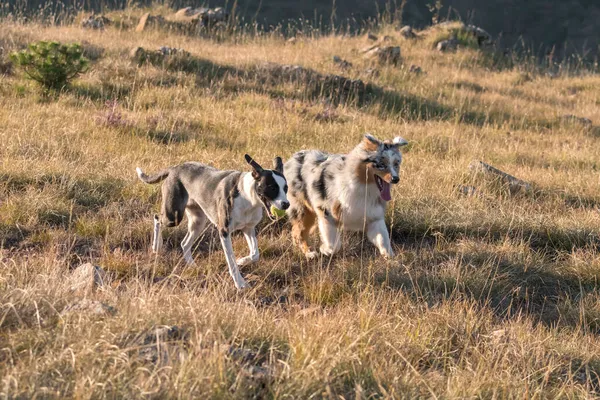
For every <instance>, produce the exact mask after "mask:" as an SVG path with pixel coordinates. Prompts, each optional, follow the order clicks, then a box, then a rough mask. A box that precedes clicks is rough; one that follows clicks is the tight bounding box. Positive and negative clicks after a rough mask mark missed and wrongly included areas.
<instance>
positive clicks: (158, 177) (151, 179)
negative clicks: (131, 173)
mask: <svg viewBox="0 0 600 400" xmlns="http://www.w3.org/2000/svg"><path fill="white" fill-rule="evenodd" d="M135 172H137V176H138V178H140V180H141V181H142V182H144V183H149V184H152V183H158V182H160V181H162V180H164V179H165V178H166V177H167V176H169V169H165V170H162V171H160V172H158V173H156V174H154V175H152V176H149V175H146V174H145V173H144V171H142V169H141V168H140V167H137V168H136V169H135Z"/></svg>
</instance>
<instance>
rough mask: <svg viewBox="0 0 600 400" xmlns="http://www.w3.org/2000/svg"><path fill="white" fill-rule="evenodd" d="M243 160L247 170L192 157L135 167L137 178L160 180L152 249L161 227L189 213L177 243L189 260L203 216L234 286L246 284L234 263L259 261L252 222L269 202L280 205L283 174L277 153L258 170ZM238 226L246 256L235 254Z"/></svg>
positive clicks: (284, 185)
mask: <svg viewBox="0 0 600 400" xmlns="http://www.w3.org/2000/svg"><path fill="white" fill-rule="evenodd" d="M245 158H246V162H247V163H248V164H250V166H251V167H252V172H251V173H250V172H240V171H221V170H217V169H215V168H213V167H211V166H208V165H204V164H201V163H197V162H186V163H183V164H180V165H177V166H174V167H170V168H167V169H165V170H163V171H161V172H159V173H157V174H155V175H153V176H148V175H146V174H145V173H144V172H143V171H142V170H141V169H140V168H137V169H136V171H137V175H138V177H139V178H140V179H141V180H142V181H143V182H145V183H149V184H153V183H158V182H160V181H162V180H164V183H163V184H162V206H161V215H160V217H159V216H158V215H156V216H155V217H154V239H153V242H152V249H153V250H154V251H155V252H158V251H159V250H160V248H161V246H162V237H161V232H160V230H161V226H162V225H165V226H168V227H173V226H177V225H179V223H180V222H181V220H182V219H183V214H184V212H185V214H186V215H187V218H188V233H187V235H186V236H185V238H184V239H183V241H182V242H181V247H182V249H183V257H184V258H185V260H186V262H187V263H188V264H192V263H193V262H194V260H193V258H192V251H191V250H192V245H193V243H194V241H195V240H196V239H197V238H198V237H199V236H200V234H201V233H202V231H203V230H204V228H205V226H206V222H207V219H208V220H209V221H210V222H212V223H213V225H215V226H216V227H217V229H218V231H219V237H220V239H221V244H222V245H223V250H224V252H225V257H226V258H227V265H228V266H229V273H230V274H231V277H232V278H233V281H234V282H235V286H236V287H237V288H238V289H242V288H245V287H247V283H246V281H245V280H244V278H242V275H241V274H240V271H239V269H238V266H243V265H246V264H250V263H253V262H256V261H258V258H259V253H258V241H257V240H256V232H255V227H256V225H257V224H258V223H259V222H260V220H261V219H262V215H263V214H262V209H263V208H266V209H267V213H270V212H271V211H270V206H271V205H274V206H275V207H276V208H279V209H281V210H285V209H287V208H288V207H289V205H290V203H289V202H288V200H287V196H286V193H287V183H286V180H285V178H284V176H283V162H282V161H281V158H279V157H276V158H275V160H274V169H273V170H266V169H263V168H262V167H261V166H260V165H259V164H258V163H257V162H256V161H254V160H253V159H252V158H251V157H250V156H249V155H247V154H246V155H245ZM235 231H242V232H243V233H244V237H245V238H246V241H247V242H248V247H249V248H250V255H249V256H247V257H243V258H240V259H238V260H236V259H235V256H234V254H233V247H232V245H231V234H232V233H233V232H235Z"/></svg>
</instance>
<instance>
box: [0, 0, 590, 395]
mask: <svg viewBox="0 0 600 400" xmlns="http://www.w3.org/2000/svg"><path fill="white" fill-rule="evenodd" d="M127 13H128V11H127V10H126V11H125V14H124V17H123V18H126V17H127ZM116 17H117V16H116V15H113V18H116ZM438 34H439V33H438V32H436V30H435V29H434V30H432V31H430V32H421V33H420V39H418V40H415V41H408V40H405V39H402V38H401V37H400V36H399V35H398V33H397V32H396V31H394V30H393V29H387V28H385V27H382V28H381V32H378V35H380V36H383V35H389V36H391V40H390V41H389V42H388V43H395V44H398V45H400V46H401V48H402V58H403V62H402V64H401V65H398V66H392V65H390V66H374V65H372V61H370V60H367V59H365V58H364V57H363V56H362V55H361V54H360V53H359V51H358V50H359V49H362V48H363V47H365V46H366V45H368V44H369V43H368V42H367V39H366V38H364V37H352V38H349V37H341V36H329V37H320V38H309V37H306V38H298V39H297V40H296V41H295V42H294V43H291V42H287V41H284V40H283V39H281V38H279V37H276V36H262V37H255V38H251V37H245V36H239V37H234V38H232V39H229V40H226V41H221V42H217V41H214V40H209V39H201V38H193V37H189V36H184V35H179V34H175V33H168V32H161V31H147V32H142V33H136V32H134V31H132V30H118V29H116V28H112V27H109V28H107V29H106V30H105V31H86V30H83V29H81V28H80V27H79V26H78V25H74V26H61V27H55V26H44V25H21V24H14V23H11V22H6V21H5V22H2V23H1V24H0V48H2V49H3V50H2V51H3V53H2V54H1V56H2V57H5V55H6V54H7V53H8V52H10V51H12V50H16V49H20V48H22V47H24V46H25V45H26V44H27V43H29V42H32V41H36V40H40V39H53V40H59V41H63V42H79V43H82V44H84V46H85V49H86V54H87V55H88V56H89V57H90V59H91V60H92V62H91V69H90V71H89V72H88V73H86V74H84V75H83V76H82V77H81V78H80V79H78V80H77V81H76V82H75V83H74V85H73V86H72V87H70V88H67V89H65V90H64V91H63V92H61V93H60V94H59V95H56V96H50V97H48V96H44V95H42V94H40V92H39V90H38V89H37V88H36V86H35V85H34V84H33V83H32V82H31V81H29V80H27V79H25V78H24V77H23V76H22V75H21V74H20V72H19V71H18V70H17V69H13V72H12V73H11V72H10V71H9V68H4V69H3V71H4V72H6V73H5V74H3V75H0V142H1V143H2V145H1V146H0V235H1V236H0V237H1V248H0V379H1V385H0V393H1V394H2V396H3V397H8V398H17V397H21V398H30V397H34V396H37V397H42V398H65V397H76V398H100V397H107V398H123V397H126V398H146V397H148V398H165V397H170V398H174V397H179V398H192V397H195V398H206V397H212V398H233V397H235V398H240V397H250V398H252V397H260V398H262V397H267V398H284V397H293V398H309V397H312V398H341V397H344V398H351V397H354V398H374V397H385V398H402V397H422V398H554V397H566V398H586V397H593V396H595V395H596V394H597V392H598V391H600V378H599V376H598V374H599V373H600V338H599V336H598V334H599V333H600V295H599V294H598V289H599V288H598V282H597V280H598V277H599V276H600V254H599V244H600V238H599V237H598V233H599V231H598V230H599V227H600V213H599V206H600V189H599V186H598V183H599V181H598V170H599V168H600V165H599V162H600V161H599V160H600V134H599V129H598V128H597V127H596V126H594V125H592V126H589V125H588V124H585V123H579V122H577V121H572V120H568V121H564V120H563V119H562V116H564V115H566V114H574V115H576V116H578V117H585V118H589V119H591V121H593V122H596V121H600V109H599V108H598V104H599V103H600V93H599V92H598V90H597V88H598V85H599V84H600V78H599V77H598V76H596V75H591V74H586V73H585V71H576V72H577V73H571V74H566V73H565V74H561V75H558V76H556V75H552V76H550V75H547V74H545V73H544V71H540V70H538V69H535V68H532V67H530V66H525V65H522V66H515V67H511V68H504V69H501V68H499V67H497V65H498V64H494V63H493V62H492V61H491V60H490V58H489V57H488V56H486V55H485V54H483V53H481V52H479V51H477V50H473V49H468V48H467V49H461V50H459V51H457V52H455V53H439V52H437V51H435V50H433V49H432V43H433V41H434V37H435V36H436V35H438ZM161 45H167V46H173V47H178V48H183V49H185V50H187V51H189V52H190V53H191V55H192V56H191V57H190V58H186V59H185V60H182V61H181V62H169V63H165V64H164V65H142V66H138V65H137V64H135V63H132V62H131V61H130V59H129V55H128V54H129V52H130V50H131V49H132V48H134V47H137V46H142V47H144V48H149V49H155V48H156V47H158V46H161ZM334 55H337V56H339V57H341V58H343V59H346V60H348V61H350V62H352V64H353V66H352V68H350V69H349V70H345V71H341V70H340V69H339V67H338V66H337V64H335V63H334V62H333V61H332V56H334ZM265 62H269V63H277V64H298V65H301V66H303V67H306V68H310V69H311V70H313V71H314V72H313V74H316V73H319V74H328V73H335V74H342V75H346V76H348V77H350V78H353V79H355V78H360V79H362V80H363V81H364V82H367V83H369V84H370V86H369V87H368V90H367V91H366V93H365V95H364V96H362V97H361V98H355V99H350V100H349V101H346V102H340V103H339V104H337V102H336V101H335V100H336V99H333V101H332V100H331V99H326V98H324V96H322V95H320V94H319V93H317V92H316V91H314V90H309V89H307V88H308V87H310V85H312V83H311V82H306V81H303V80H302V79H297V80H285V79H278V77H277V76H272V74H273V69H272V68H266V67H264V63H265ZM411 65H417V66H420V67H421V68H422V71H423V73H421V74H417V73H414V72H411V71H410V68H409V67H410V66H411ZM371 67H375V68H377V69H378V71H379V74H378V75H377V74H367V73H365V71H366V70H367V69H368V68H371ZM364 132H372V133H373V134H375V135H376V136H378V137H380V138H391V137H393V136H396V135H401V136H403V137H405V138H407V139H408V140H409V141H410V146H409V147H408V149H407V150H406V151H405V152H404V163H403V167H402V180H401V183H400V184H399V185H398V186H396V187H395V188H394V190H393V200H392V202H390V207H389V212H388V218H387V222H388V226H389V228H390V229H391V232H392V240H393V246H394V248H395V251H396V253H397V256H396V257H395V258H394V259H392V260H389V261H385V260H382V259H381V258H380V257H378V256H377V255H376V252H375V250H374V248H373V247H372V246H371V245H370V244H369V243H368V242H366V241H363V240H362V237H361V235H349V234H348V235H344V248H343V250H342V252H341V253H340V254H339V255H338V256H336V257H334V258H333V259H321V260H319V261H315V262H307V261H305V260H304V258H303V257H302V255H301V254H300V253H299V252H298V250H297V249H296V248H294V247H293V245H292V242H291V238H290V234H289V226H287V225H286V224H285V223H275V224H272V223H267V222H266V221H265V222H264V224H263V225H262V226H261V227H260V234H259V246H260V250H261V260H260V262H259V263H258V264H256V265H254V266H251V267H245V268H243V269H242V273H243V274H244V275H245V276H246V277H247V279H248V280H249V281H250V283H251V284H252V288H251V289H250V290H247V291H243V292H238V291H236V290H235V288H234V285H233V283H232V280H231V278H230V277H229V275H228V272H227V267H226V264H225V259H224V256H223V253H222V251H221V249H220V246H219V243H218V238H217V237H216V236H215V234H214V231H213V230H209V231H208V232H207V233H206V234H205V235H204V237H203V238H202V239H201V240H200V241H199V242H198V243H197V249H196V250H195V252H194V256H195V259H196V264H197V265H196V266H186V265H185V264H184V263H183V260H182V258H181V251H180V249H179V242H180V241H181V239H182V238H183V236H184V234H185V227H184V226H181V227H179V228H177V229H174V230H173V231H172V232H170V233H169V234H168V236H166V237H168V240H167V242H166V251H165V253H164V254H163V255H161V256H158V257H156V256H154V255H152V254H151V253H150V252H149V246H150V239H151V229H152V220H151V217H152V215H153V213H154V212H156V210H157V208H158V204H159V188H158V187H156V186H147V185H143V184H141V183H140V182H139V181H138V180H137V178H136V177H135V167H136V166H141V167H143V168H144V169H145V170H146V171H148V172H152V171H156V170H158V169H160V168H162V167H164V166H168V165H173V164H176V163H180V162H183V161H188V160H198V161H202V162H206V163H210V164H212V165H214V166H216V167H219V168H236V169H244V168H245V165H244V163H243V154H244V153H246V152H247V153H250V154H251V155H252V156H253V157H254V158H255V159H256V160H258V161H259V162H262V163H269V160H271V159H272V158H273V157H274V156H276V155H279V156H282V157H284V158H287V157H289V156H290V155H291V154H293V153H294V152H295V151H297V150H299V149H303V148H319V149H323V150H327V151H332V152H346V151H349V150H350V149H351V148H352V147H353V146H354V145H355V144H356V143H358V141H359V140H360V139H361V135H362V134H363V133H364ZM473 160H483V161H486V162H488V163H490V164H492V165H494V166H496V167H498V168H500V169H502V170H504V171H507V172H509V173H511V174H513V175H515V176H517V177H519V178H521V179H524V180H526V181H528V182H530V183H531V184H532V185H533V187H534V190H533V191H532V192H529V193H522V194H518V195H512V196H511V195H510V194H509V193H507V192H506V191H505V190H503V188H499V187H498V186H497V185H495V184H494V183H493V182H487V181H483V180H481V179H480V178H477V177H473V176H472V174H471V173H470V172H469V170H468V165H469V164H470V163H471V161H473ZM461 184H466V185H474V186H476V187H477V190H478V192H479V195H478V196H464V195H462V194H461V193H460V192H459V191H457V189H456V187H457V185H461ZM183 225H185V224H183ZM234 248H235V251H236V253H237V254H238V255H245V254H246V252H247V248H246V245H245V242H244V239H243V238H242V237H239V236H237V237H235V240H234ZM88 261H89V262H92V263H94V264H96V265H99V266H101V267H102V268H104V269H105V270H106V271H107V272H108V273H109V282H108V284H107V285H105V286H103V287H101V288H99V289H98V290H97V291H96V292H94V293H91V294H88V299H89V300H93V301H100V302H102V303H104V304H106V305H107V306H110V307H113V308H114V309H111V311H116V312H105V313H90V312H77V311H72V312H68V313H66V312H65V310H68V309H69V308H68V307H69V306H70V305H72V304H74V303H76V302H78V301H79V295H78V294H77V293H73V292H72V291H71V290H70V286H69V277H70V276H71V274H72V272H71V270H72V269H74V268H75V267H77V266H79V265H80V264H81V263H83V262H88ZM161 326H168V327H171V328H170V329H167V328H164V329H163V331H161V332H162V333H160V334H158V333H156V327H161ZM175 327H176V328H175ZM165 342H166V343H165Z"/></svg>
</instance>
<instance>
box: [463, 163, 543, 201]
mask: <svg viewBox="0 0 600 400" xmlns="http://www.w3.org/2000/svg"><path fill="white" fill-rule="evenodd" d="M469 170H470V171H471V172H473V173H475V174H480V175H484V176H489V177H491V178H493V179H495V180H499V181H500V182H501V183H502V184H504V185H506V186H507V187H508V189H509V192H510V194H513V195H514V194H518V193H531V192H533V187H532V186H531V184H530V183H529V182H525V181H523V180H521V179H519V178H516V177H514V176H512V175H510V174H507V173H506V172H504V171H501V170H499V169H498V168H495V167H493V166H491V165H489V164H486V163H484V162H483V161H472V162H471V164H469Z"/></svg>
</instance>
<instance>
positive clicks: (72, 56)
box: [11, 41, 88, 90]
mask: <svg viewBox="0 0 600 400" xmlns="http://www.w3.org/2000/svg"><path fill="white" fill-rule="evenodd" d="M11 60H12V61H13V62H14V63H15V64H16V65H17V66H19V67H21V68H22V69H23V71H24V72H25V73H26V74H27V75H28V76H29V77H30V78H31V79H33V80H34V81H36V82H38V83H39V84H40V85H42V86H43V87H44V88H46V89H54V90H60V89H62V88H64V87H65V86H66V85H68V83H69V82H70V81H71V80H72V79H73V78H75V77H77V75H79V74H81V73H83V72H85V71H86V70H87V67H88V60H87V59H86V58H85V57H83V49H82V47H81V46H80V45H78V44H61V43H58V42H44V41H41V42H37V43H32V44H30V45H29V48H28V49H27V50H22V51H19V52H14V53H12V54H11Z"/></svg>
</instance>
